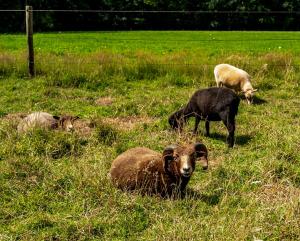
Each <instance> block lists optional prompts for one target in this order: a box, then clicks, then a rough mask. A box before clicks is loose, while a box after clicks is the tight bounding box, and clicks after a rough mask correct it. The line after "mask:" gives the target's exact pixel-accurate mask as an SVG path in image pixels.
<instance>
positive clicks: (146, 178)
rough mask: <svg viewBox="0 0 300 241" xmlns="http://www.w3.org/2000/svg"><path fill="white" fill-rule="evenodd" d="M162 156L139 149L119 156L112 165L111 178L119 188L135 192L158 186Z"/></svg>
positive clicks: (142, 148)
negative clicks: (138, 189) (134, 190)
mask: <svg viewBox="0 0 300 241" xmlns="http://www.w3.org/2000/svg"><path fill="white" fill-rule="evenodd" d="M162 169H163V168H162V162H161V154H159V153H157V152H155V151H152V150H150V149H148V148H144V147H137V148H133V149H130V150H127V151H126V152H124V153H122V154H121V155H119V156H118V157H117V158H116V159H115V160H114V161H113V163H112V166H111V169H110V176H111V179H112V182H113V184H114V185H116V186H117V187H118V188H121V189H126V190H133V189H137V188H143V187H145V188H148V189H149V188H150V189H152V187H154V186H155V182H156V183H157V184H158V183H159V182H160V181H159V179H160V178H161V177H160V175H161V174H162V172H163V170H162Z"/></svg>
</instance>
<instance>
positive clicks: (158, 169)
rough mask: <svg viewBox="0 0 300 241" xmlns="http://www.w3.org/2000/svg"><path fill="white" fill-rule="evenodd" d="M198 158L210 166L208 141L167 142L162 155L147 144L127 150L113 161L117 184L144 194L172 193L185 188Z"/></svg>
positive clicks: (113, 177) (206, 166) (112, 173)
mask: <svg viewBox="0 0 300 241" xmlns="http://www.w3.org/2000/svg"><path fill="white" fill-rule="evenodd" d="M196 161H200V162H201V163H202V166H203V169H207V168H208V161H207V149H206V147H205V145H204V144H202V143H196V144H192V145H187V146H175V145H171V146H167V147H166V148H165V149H164V151H163V153H162V155H161V154H160V153H158V152H156V151H153V150H150V149H148V148H144V147H137V148H132V149H129V150H127V151H126V152H124V153H122V154H121V155H119V156H118V157H117V158H116V159H115V160H114V161H113V163H112V166H111V169H110V176H111V179H112V182H113V184H114V185H115V186H116V187H118V188H120V189H122V190H126V191H130V190H139V191H140V192H141V193H143V194H159V195H161V196H172V195H174V194H176V193H178V194H180V193H182V192H183V191H184V189H185V187H186V185H187V184H188V182H189V180H190V178H191V176H192V174H193V171H194V170H195V163H196Z"/></svg>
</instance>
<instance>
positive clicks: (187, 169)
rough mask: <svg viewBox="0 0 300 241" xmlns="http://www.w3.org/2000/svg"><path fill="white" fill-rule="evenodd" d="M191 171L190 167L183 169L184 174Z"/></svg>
mask: <svg viewBox="0 0 300 241" xmlns="http://www.w3.org/2000/svg"><path fill="white" fill-rule="evenodd" d="M190 170H191V168H190V167H185V168H183V171H184V172H189V171H190Z"/></svg>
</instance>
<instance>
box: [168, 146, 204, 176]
mask: <svg viewBox="0 0 300 241" xmlns="http://www.w3.org/2000/svg"><path fill="white" fill-rule="evenodd" d="M163 158H164V167H165V171H166V172H167V173H169V174H171V175H174V176H180V177H185V178H189V177H191V175H192V174H193V172H194V170H195V165H196V161H197V162H200V163H201V164H202V167H203V169H204V170H206V169H207V168H208V161H207V149H206V147H205V145H203V144H201V143H196V144H193V145H188V146H185V147H177V146H168V147H166V149H165V150H164V152H163Z"/></svg>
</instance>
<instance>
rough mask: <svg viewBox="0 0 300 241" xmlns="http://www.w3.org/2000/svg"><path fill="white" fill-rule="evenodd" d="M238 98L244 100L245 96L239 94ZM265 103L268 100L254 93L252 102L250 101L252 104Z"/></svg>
mask: <svg viewBox="0 0 300 241" xmlns="http://www.w3.org/2000/svg"><path fill="white" fill-rule="evenodd" d="M240 98H241V99H242V100H243V101H246V98H245V96H244V95H241V96H240ZM266 103H268V101H266V100H264V99H262V98H260V97H258V96H256V95H254V96H253V103H252V104H253V105H263V104H266Z"/></svg>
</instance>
